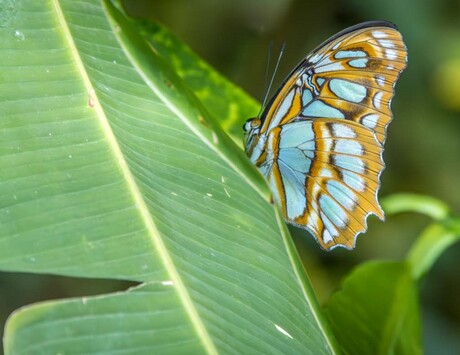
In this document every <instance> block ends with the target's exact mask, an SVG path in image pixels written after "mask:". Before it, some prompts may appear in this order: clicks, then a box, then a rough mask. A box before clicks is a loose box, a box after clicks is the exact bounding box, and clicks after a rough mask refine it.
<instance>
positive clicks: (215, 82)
mask: <svg viewBox="0 0 460 355" xmlns="http://www.w3.org/2000/svg"><path fill="white" fill-rule="evenodd" d="M133 22H134V24H135V25H136V26H137V27H138V29H139V30H140V32H141V34H142V35H143V36H144V38H145V39H146V40H147V41H148V42H149V43H150V44H151V46H152V47H153V48H154V49H155V51H156V52H157V53H159V54H160V55H161V56H162V57H163V58H165V60H166V61H167V62H168V63H171V65H172V66H173V67H174V69H175V71H176V73H177V74H178V75H179V76H180V77H181V78H182V79H183V80H184V82H185V83H186V84H187V85H188V86H189V87H190V88H191V89H192V90H193V92H194V93H195V95H196V96H197V97H198V98H199V99H200V101H201V102H202V103H203V105H204V106H205V107H206V109H207V110H208V111H209V112H210V114H211V115H212V116H213V117H215V118H216V119H217V120H218V121H219V123H220V125H221V126H222V128H223V129H224V130H225V131H226V132H227V133H228V134H230V135H231V136H232V138H234V140H235V141H236V142H237V144H242V129H241V127H242V125H243V123H244V122H245V120H246V119H248V118H250V117H254V116H255V115H256V114H257V112H258V111H259V110H260V103H259V102H257V101H256V100H254V99H253V98H252V97H250V96H249V95H248V94H247V93H245V92H244V91H243V90H242V89H241V88H239V87H237V86H236V85H235V84H233V83H232V82H230V81H229V80H227V79H226V78H225V77H223V76H222V75H220V74H219V73H218V72H216V71H215V70H214V69H213V68H211V66H210V65H209V64H208V63H206V62H205V61H204V60H203V59H201V58H200V57H198V56H197V55H196V54H195V53H194V52H193V51H192V50H191V49H190V48H189V47H188V46H186V45H185V44H184V43H183V42H181V41H179V40H178V39H177V37H176V36H175V35H174V34H173V33H171V32H170V31H169V30H168V29H167V28H166V27H164V26H162V25H160V24H158V23H155V22H152V21H149V20H135V21H133ZM204 83H206V84H205V85H204Z"/></svg>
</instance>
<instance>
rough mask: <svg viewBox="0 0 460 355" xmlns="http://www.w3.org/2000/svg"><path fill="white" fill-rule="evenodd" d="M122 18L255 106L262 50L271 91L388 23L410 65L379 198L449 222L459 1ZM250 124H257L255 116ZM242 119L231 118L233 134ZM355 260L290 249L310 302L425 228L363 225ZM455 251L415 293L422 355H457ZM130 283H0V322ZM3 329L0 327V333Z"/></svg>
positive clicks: (400, 88)
mask: <svg viewBox="0 0 460 355" xmlns="http://www.w3.org/2000/svg"><path fill="white" fill-rule="evenodd" d="M127 8H128V10H129V12H130V13H131V14H134V15H135V14H137V15H139V16H141V15H142V16H144V17H145V16H148V17H151V18H152V19H155V20H158V21H160V22H162V23H163V24H165V25H166V26H168V27H169V28H170V29H171V30H172V31H173V32H175V33H176V35H178V37H179V38H180V39H181V40H183V41H184V42H185V43H187V44H188V45H189V46H190V47H191V48H192V49H193V50H194V51H196V52H197V53H198V54H199V55H200V56H202V57H203V58H204V59H205V60H207V61H208V62H209V63H210V64H211V65H212V66H214V67H215V68H216V69H217V70H218V71H220V72H221V73H222V74H223V75H225V76H226V77H228V78H230V79H231V80H232V81H233V82H235V83H236V84H237V85H238V86H241V87H242V88H244V89H245V90H247V91H248V92H249V93H250V94H252V95H253V96H254V97H255V98H257V99H258V100H261V99H262V97H263V94H264V92H263V91H264V81H265V70H266V61H267V49H268V47H269V42H270V41H271V40H273V41H274V43H275V45H274V54H273V56H274V57H275V56H277V53H276V51H277V48H278V47H279V46H280V45H281V43H282V42H284V41H286V51H285V55H284V57H283V59H282V61H281V63H280V68H279V70H278V74H277V77H276V79H275V86H276V84H277V83H280V82H281V81H282V79H283V77H284V76H285V75H286V74H287V73H289V72H290V70H291V68H292V67H293V66H295V65H296V64H297V62H298V61H299V60H300V59H301V58H302V57H303V56H304V55H305V54H306V53H308V52H309V50H311V49H312V48H314V47H315V46H316V45H317V44H319V43H320V42H321V41H323V40H325V39H326V38H327V37H329V36H330V35H332V34H334V33H335V32H337V31H339V30H341V29H343V28H345V27H347V26H350V25H353V24H356V23H358V22H361V21H368V20H373V19H385V20H390V21H392V22H394V23H396V24H397V26H398V27H399V29H400V31H401V32H402V34H403V37H404V39H405V42H406V44H407V46H408V51H409V65H408V68H407V69H406V71H405V72H404V74H403V75H402V77H401V79H400V81H399V82H398V85H397V88H396V98H395V99H394V100H393V111H394V116H395V117H394V121H393V122H392V124H391V125H390V127H389V130H388V139H387V141H386V149H385V154H384V158H385V162H386V165H387V169H386V170H385V172H384V173H383V175H382V189H381V193H380V196H385V195H388V194H390V193H394V192H415V193H422V194H428V195H432V196H435V197H437V198H439V199H441V200H443V201H445V202H446V203H447V204H449V205H450V206H451V208H452V210H453V212H454V214H457V215H458V214H459V212H460V189H459V187H458V180H459V179H458V176H459V173H460V164H459V160H460V158H459V153H460V116H459V113H460V18H459V17H460V3H459V2H458V1H453V0H452V1H447V0H446V1H436V0H424V1H415V0H410V1H405V2H400V1H395V0H391V1H385V2H381V1H367V2H362V1H358V0H353V1H352V0H349V1H340V2H339V1H323V2H317V1H300V0H299V1H294V0H293V1H287V0H285V1H281V0H279V1H274V0H273V1H248V0H246V1H242V0H233V1H231V2H230V1H219V2H218V1H213V0H199V1H198V0H195V1H187V0H162V1H140V0H138V1H132V0H131V1H129V2H128V7H127ZM254 114H256V113H254ZM245 119H246V117H241V124H243V123H244V121H245ZM369 222H370V223H369V231H368V232H367V233H366V234H365V235H364V236H361V237H359V240H358V243H357V248H356V250H355V251H354V252H348V251H345V250H335V251H333V252H331V253H326V252H324V251H321V250H319V248H318V247H317V244H316V243H315V242H314V241H313V240H312V238H311V237H310V236H308V235H305V232H303V231H299V230H293V233H294V236H295V239H296V244H297V246H298V248H299V250H300V252H301V254H302V256H303V260H304V263H305V265H306V268H307V271H308V273H309V275H310V277H311V279H312V283H313V286H314V288H315V291H316V292H317V294H318V296H319V299H320V301H323V302H324V301H325V300H326V299H327V298H328V297H329V295H330V293H331V292H332V291H333V290H335V289H336V288H337V287H338V284H339V282H340V280H341V278H342V277H343V275H345V274H346V273H348V272H349V271H350V270H351V268H352V267H354V266H356V265H358V264H359V263H361V262H363V261H365V260H370V259H375V258H387V259H399V258H401V257H402V256H403V255H405V254H406V253H407V250H408V249H409V247H410V245H411V244H412V242H413V241H414V239H415V238H416V236H417V235H418V234H419V233H420V232H421V230H422V229H423V228H424V226H425V225H426V223H427V222H428V219H427V218H426V217H423V216H420V215H415V214H405V215H397V216H392V217H390V218H388V219H387V221H386V222H385V223H381V222H378V221H377V220H376V218H374V217H371V218H370V221H369ZM459 259H460V245H456V246H454V247H452V248H450V249H449V250H448V251H447V252H446V253H445V254H444V255H443V256H442V257H441V259H440V260H439V262H438V263H437V264H436V265H435V267H434V268H433V269H432V270H431V271H430V273H429V274H428V275H427V277H426V279H425V280H424V282H423V283H422V290H421V294H422V312H423V313H422V318H423V333H424V335H423V336H424V346H425V351H426V353H427V354H430V353H436V354H444V353H445V354H452V353H459V352H460V340H459V338H458V337H457V335H458V334H460V303H459V302H458V296H459V295H460V282H459V276H458V275H459V274H460V263H458V260H459ZM128 285H129V284H127V283H122V282H116V281H103V280H80V279H78V280H77V279H70V278H63V277H56V276H53V277H50V276H42V275H25V274H13V273H1V274H0V317H1V320H0V321H1V322H2V323H3V322H4V320H6V317H7V316H8V315H9V314H10V313H11V312H12V311H13V310H15V309H17V308H18V307H20V306H22V305H26V304H30V303H33V302H36V301H40V300H49V299H56V298H62V297H70V296H79V295H90V294H100V293H106V292H109V291H114V290H123V289H126V287H127V286H128ZM2 329H3V325H2Z"/></svg>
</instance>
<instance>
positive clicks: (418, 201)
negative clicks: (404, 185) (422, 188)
mask: <svg viewBox="0 0 460 355" xmlns="http://www.w3.org/2000/svg"><path fill="white" fill-rule="evenodd" d="M381 204H382V208H383V210H384V211H385V213H387V214H389V215H392V214H396V213H402V212H418V213H422V214H425V215H427V216H429V217H431V218H433V219H435V220H442V219H444V218H446V217H447V216H448V215H449V207H448V206H447V205H446V204H445V203H444V202H442V201H440V200H438V199H436V198H434V197H430V196H424V195H416V194H393V195H390V196H387V197H385V198H384V199H382V202H381Z"/></svg>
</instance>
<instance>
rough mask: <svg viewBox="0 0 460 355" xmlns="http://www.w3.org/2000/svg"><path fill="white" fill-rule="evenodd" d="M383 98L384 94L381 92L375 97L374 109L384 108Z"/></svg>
mask: <svg viewBox="0 0 460 355" xmlns="http://www.w3.org/2000/svg"><path fill="white" fill-rule="evenodd" d="M382 96H383V92H382V91H380V92H378V93H377V94H375V95H374V98H373V100H372V102H373V103H374V107H375V108H377V109H380V107H381V106H382Z"/></svg>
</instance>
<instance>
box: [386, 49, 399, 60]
mask: <svg viewBox="0 0 460 355" xmlns="http://www.w3.org/2000/svg"><path fill="white" fill-rule="evenodd" d="M385 54H386V56H387V59H390V60H394V59H396V58H398V54H397V53H396V51H395V50H394V49H386V50H385Z"/></svg>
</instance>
